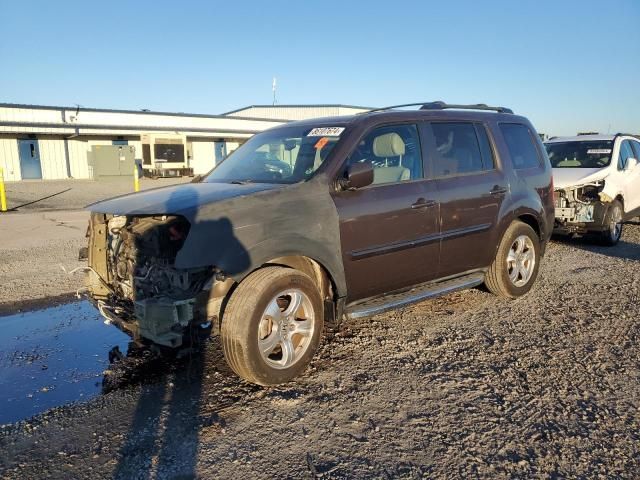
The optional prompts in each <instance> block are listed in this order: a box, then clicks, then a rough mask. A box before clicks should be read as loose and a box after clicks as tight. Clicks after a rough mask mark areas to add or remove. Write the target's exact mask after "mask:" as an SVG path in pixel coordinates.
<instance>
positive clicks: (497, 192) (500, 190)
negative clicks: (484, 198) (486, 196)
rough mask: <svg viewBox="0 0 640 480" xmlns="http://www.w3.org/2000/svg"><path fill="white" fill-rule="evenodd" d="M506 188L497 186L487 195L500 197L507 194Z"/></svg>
mask: <svg viewBox="0 0 640 480" xmlns="http://www.w3.org/2000/svg"><path fill="white" fill-rule="evenodd" d="M507 191H508V190H507V188H506V187H501V186H499V185H495V186H494V187H493V188H492V189H491V190H490V191H489V193H490V194H491V195H501V194H503V193H507Z"/></svg>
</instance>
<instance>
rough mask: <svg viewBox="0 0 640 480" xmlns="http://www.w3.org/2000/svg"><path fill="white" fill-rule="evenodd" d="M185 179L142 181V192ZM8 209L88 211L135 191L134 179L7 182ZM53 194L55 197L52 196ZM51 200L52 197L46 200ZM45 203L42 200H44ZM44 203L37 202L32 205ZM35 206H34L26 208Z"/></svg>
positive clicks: (23, 210)
mask: <svg viewBox="0 0 640 480" xmlns="http://www.w3.org/2000/svg"><path fill="white" fill-rule="evenodd" d="M190 180H191V179H190V178H188V177H185V178H159V179H157V180H151V179H149V178H141V179H140V189H141V190H148V189H150V188H157V187H164V186H167V185H175V184H177V183H184V182H188V181H190ZM5 188H6V191H7V207H8V209H9V210H11V209H13V208H16V207H18V206H20V205H24V206H22V207H20V208H19V211H21V212H25V211H34V210H71V209H80V208H84V207H85V206H86V205H89V204H90V203H94V202H97V201H99V200H104V199H107V198H111V197H115V196H117V195H124V194H125V193H131V192H133V179H132V178H130V177H115V178H109V179H104V180H100V181H93V180H23V181H21V182H7V183H6V184H5ZM52 195H53V196H52ZM45 197H50V198H45ZM43 198H44V200H40V199H43ZM36 200H40V201H38V202H36V203H31V202H34V201H36ZM27 203H31V204H30V205H25V204H27Z"/></svg>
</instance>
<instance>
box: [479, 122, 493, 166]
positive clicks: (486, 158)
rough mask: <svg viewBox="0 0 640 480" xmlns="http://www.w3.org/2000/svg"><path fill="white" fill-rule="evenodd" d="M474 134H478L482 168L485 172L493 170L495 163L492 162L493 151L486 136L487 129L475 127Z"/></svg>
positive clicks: (481, 126) (480, 126)
mask: <svg viewBox="0 0 640 480" xmlns="http://www.w3.org/2000/svg"><path fill="white" fill-rule="evenodd" d="M476 133H477V134H478V141H479V142H480V151H481V152H482V166H483V168H484V169H485V170H493V169H494V167H495V162H494V160H493V149H492V148H491V143H489V137H488V136H487V129H486V128H485V127H484V126H483V125H476Z"/></svg>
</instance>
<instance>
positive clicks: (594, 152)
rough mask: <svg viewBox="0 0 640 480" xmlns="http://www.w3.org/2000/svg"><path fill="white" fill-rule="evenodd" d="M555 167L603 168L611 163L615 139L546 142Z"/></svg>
mask: <svg viewBox="0 0 640 480" xmlns="http://www.w3.org/2000/svg"><path fill="white" fill-rule="evenodd" d="M545 147H546V149H547V154H548V155H549V160H550V161H551V166H552V167H553V168H602V167H606V166H607V165H609V164H610V163H611V152H612V151H613V140H598V141H595V140H594V141H572V142H551V143H546V144H545Z"/></svg>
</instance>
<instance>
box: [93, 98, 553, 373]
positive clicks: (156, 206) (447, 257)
mask: <svg viewBox="0 0 640 480" xmlns="http://www.w3.org/2000/svg"><path fill="white" fill-rule="evenodd" d="M408 106H409V105H401V106H399V107H408ZM552 192H553V187H552V179H551V167H550V164H549V160H548V158H547V155H546V153H545V149H544V147H543V146H542V143H541V142H540V140H539V138H538V135H537V134H536V131H535V130H534V128H533V126H532V125H531V123H529V121H528V120H527V119H526V118H524V117H520V116H516V115H514V114H513V113H512V112H511V111H510V110H508V109H506V108H493V107H487V106H486V105H466V106H465V105H446V104H444V103H442V102H435V103H427V104H421V107H420V109H419V110H403V109H398V108H391V107H390V108H386V109H379V110H375V111H371V112H367V113H364V114H359V115H355V116H350V117H335V118H321V119H314V120H307V121H302V122H294V123H288V124H286V125H283V126H279V127H277V128H273V129H271V130H268V131H265V132H263V133H260V134H258V135H255V136H254V137H252V138H251V139H250V140H249V141H247V143H245V144H244V145H243V146H242V147H240V148H239V149H238V150H237V151H235V152H234V153H233V154H232V155H230V156H229V157H228V158H227V159H225V160H224V161H223V162H222V163H220V164H219V165H218V166H217V167H216V168H214V169H213V170H212V171H211V172H210V173H209V174H208V175H206V176H204V177H203V178H201V179H199V181H197V182H195V183H191V184H186V185H181V186H173V187H167V188H160V189H156V190H151V191H146V192H142V193H136V194H132V195H126V196H123V197H118V198H115V199H112V200H107V201H104V202H101V203H98V204H95V205H92V206H91V207H90V210H91V212H92V215H91V221H90V230H89V266H90V269H89V272H88V275H87V283H88V286H89V291H90V298H91V299H92V301H93V302H94V303H95V305H96V306H97V307H98V309H99V310H100V312H101V313H102V314H103V315H104V316H105V317H106V318H107V319H108V321H109V322H112V323H114V324H116V325H117V326H119V327H120V328H121V329H123V330H125V331H127V332H129V333H130V334H131V335H132V337H133V338H134V339H135V340H136V341H138V342H140V343H154V344H156V345H161V346H165V347H173V348H177V347H180V346H182V345H184V344H185V343H186V342H193V340H194V339H198V338H201V337H202V336H207V335H209V334H211V333H213V334H219V335H220V336H221V343H222V347H223V349H224V354H225V358H226V359H227V361H228V363H229V365H230V366H231V368H233V370H234V371H235V372H236V373H237V374H238V375H240V376H241V377H243V378H245V379H246V380H248V381H250V382H255V383H258V384H262V385H269V384H277V383H281V382H286V381H288V380H291V379H292V378H294V377H295V376H296V375H298V374H300V373H301V372H302V371H303V370H304V368H305V367H306V365H307V364H308V363H309V361H310V360H311V357H312V356H313V354H314V352H315V351H316V349H317V347H318V345H319V343H320V341H321V338H322V336H323V332H324V331H325V330H326V328H327V327H330V328H333V327H335V326H336V325H337V323H338V322H339V320H340V319H342V318H344V317H346V318H349V317H351V318H353V317H362V316H368V315H374V314H379V313H381V312H385V311H387V310H390V309H393V308H398V307H402V306H405V305H408V304H410V303H413V302H417V301H420V300H424V299H426V298H430V297H435V296H437V295H442V294H445V293H448V292H452V291H455V290H460V289H464V288H471V287H475V286H477V285H480V284H482V283H484V284H485V285H486V286H487V288H488V289H489V290H490V291H492V292H494V293H495V294H497V295H500V296H502V297H507V298H515V297H518V296H520V295H523V294H525V293H526V292H528V291H529V289H530V288H531V286H532V284H533V282H534V280H535V278H536V276H537V273H538V268H539V265H540V259H541V257H542V255H543V253H544V250H545V246H546V244H547V242H548V240H549V237H550V235H551V231H552V227H553V221H554V208H553V193H552Z"/></svg>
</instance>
